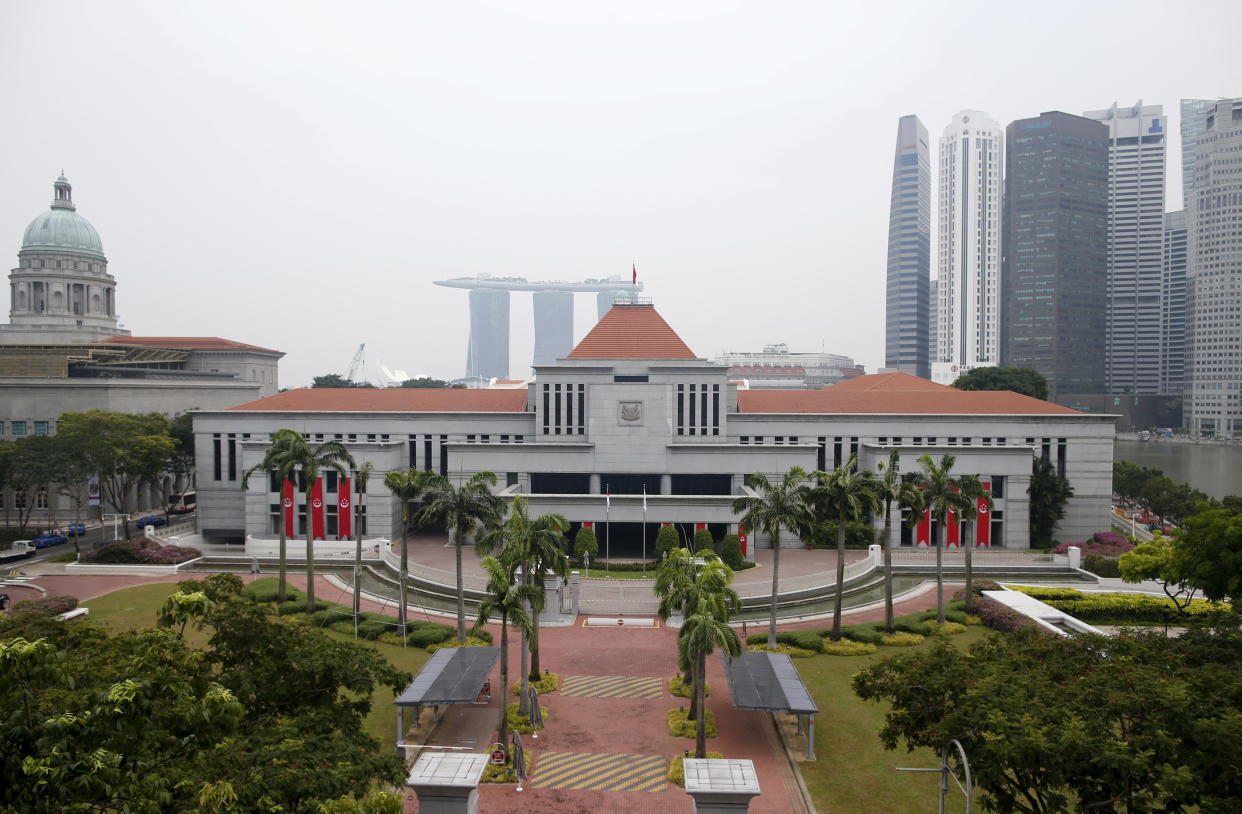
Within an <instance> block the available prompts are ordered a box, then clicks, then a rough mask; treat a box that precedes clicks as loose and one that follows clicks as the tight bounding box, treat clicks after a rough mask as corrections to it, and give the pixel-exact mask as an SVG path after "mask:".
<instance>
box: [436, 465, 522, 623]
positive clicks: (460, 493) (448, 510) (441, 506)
mask: <svg viewBox="0 0 1242 814" xmlns="http://www.w3.org/2000/svg"><path fill="white" fill-rule="evenodd" d="M495 485H496V475H495V473H493V472H476V473H475V474H473V475H471V476H470V478H469V479H468V480H467V481H466V482H465V483H463V484H462V485H461V486H454V485H453V484H452V482H451V481H449V479H448V478H446V477H444V476H443V475H431V476H430V477H429V478H428V480H427V487H426V492H425V493H424V498H423V508H422V509H420V510H419V512H418V515H417V516H416V517H415V518H414V522H415V523H417V524H418V525H420V526H425V525H429V524H432V523H434V524H437V525H441V526H444V527H445V528H446V529H448V532H449V534H450V535H452V538H453V546H454V548H455V549H456V553H457V641H458V642H465V641H466V594H465V588H464V586H463V584H462V576H461V547H462V546H463V545H465V544H466V540H467V538H469V537H470V536H471V535H472V534H474V533H475V531H476V530H477V529H478V528H479V527H481V526H494V525H496V524H497V523H499V522H500V517H501V515H502V514H503V512H504V501H503V500H502V499H501V498H499V497H497V496H496V495H494V494H492V489H491V487H493V486H495Z"/></svg>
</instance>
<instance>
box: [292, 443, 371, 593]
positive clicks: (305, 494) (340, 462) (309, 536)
mask: <svg viewBox="0 0 1242 814" xmlns="http://www.w3.org/2000/svg"><path fill="white" fill-rule="evenodd" d="M289 456H290V457H291V458H292V459H293V461H294V462H295V463H296V464H297V466H298V468H299V469H301V470H302V499H303V502H304V503H305V505H306V613H307V614H312V613H314V612H315V534H314V528H315V524H314V522H312V512H313V511H314V509H313V507H312V506H311V499H310V494H311V490H312V489H313V488H314V487H315V481H317V480H319V474H320V473H321V472H323V471H324V470H325V469H328V470H332V471H333V472H336V473H337V475H338V476H339V477H342V478H344V477H347V476H348V475H349V470H350V469H352V468H353V467H354V466H356V464H355V463H354V458H353V456H352V455H350V454H349V450H347V449H345V445H344V444H342V443H341V442H340V441H324V442H323V443H322V444H320V445H318V446H316V447H312V446H311V445H310V443H309V442H308V441H307V440H306V439H305V438H304V437H302V436H301V435H298V436H297V440H293V439H290V442H289Z"/></svg>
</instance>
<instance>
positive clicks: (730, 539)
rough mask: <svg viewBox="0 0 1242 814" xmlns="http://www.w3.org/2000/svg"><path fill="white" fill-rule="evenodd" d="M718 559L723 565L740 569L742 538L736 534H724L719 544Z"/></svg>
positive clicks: (742, 559)
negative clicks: (722, 561)
mask: <svg viewBox="0 0 1242 814" xmlns="http://www.w3.org/2000/svg"><path fill="white" fill-rule="evenodd" d="M720 559H722V560H724V563H725V565H727V566H729V567H730V568H732V569H734V570H737V569H739V568H741V567H742V563H743V562H744V558H743V557H742V538H741V537H738V536H737V535H736V534H726V535H725V536H724V540H722V541H721V543H720Z"/></svg>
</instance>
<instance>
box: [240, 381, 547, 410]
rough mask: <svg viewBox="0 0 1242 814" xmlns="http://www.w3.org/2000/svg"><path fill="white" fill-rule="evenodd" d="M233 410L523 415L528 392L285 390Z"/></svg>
mask: <svg viewBox="0 0 1242 814" xmlns="http://www.w3.org/2000/svg"><path fill="white" fill-rule="evenodd" d="M230 409H233V410H240V411H244V412H249V411H268V412H271V411H288V412H297V413H301V412H307V413H314V412H325V413H335V412H379V413H521V412H525V411H526V391H525V390H462V389H438V388H436V389H429V388H418V387H390V388H386V389H378V388H374V387H316V388H303V389H301V390H286V391H285V392H283V393H277V394H276V395H274V396H268V397H267V398H263V399H259V400H258V401H252V402H250V403H249V404H239V405H238V406H236V407H232V408H230Z"/></svg>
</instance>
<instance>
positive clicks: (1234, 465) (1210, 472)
mask: <svg viewBox="0 0 1242 814" xmlns="http://www.w3.org/2000/svg"><path fill="white" fill-rule="evenodd" d="M1113 456H1114V459H1115V460H1118V461H1130V462H1131V463H1136V464H1138V465H1139V466H1147V467H1152V468H1154V469H1161V470H1164V474H1166V475H1168V476H1169V477H1170V478H1172V479H1173V481H1174V482H1176V483H1182V482H1185V483H1189V484H1190V485H1191V486H1193V487H1195V488H1196V489H1200V490H1202V491H1203V492H1206V493H1207V494H1209V495H1211V496H1212V497H1215V498H1222V497H1225V496H1226V495H1242V446H1225V445H1222V444H1172V443H1168V442H1160V441H1147V442H1143V441H1116V442H1114V444H1113Z"/></svg>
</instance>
